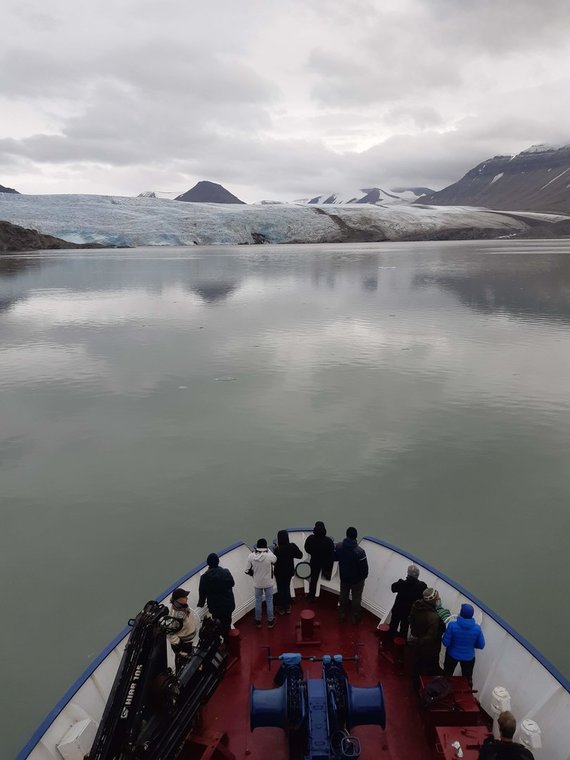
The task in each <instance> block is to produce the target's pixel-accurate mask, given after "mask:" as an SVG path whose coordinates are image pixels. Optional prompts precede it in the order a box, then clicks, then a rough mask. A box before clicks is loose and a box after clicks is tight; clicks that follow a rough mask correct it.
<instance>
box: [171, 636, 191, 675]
mask: <svg viewBox="0 0 570 760" xmlns="http://www.w3.org/2000/svg"><path fill="white" fill-rule="evenodd" d="M172 651H173V652H174V668H175V670H176V672H177V673H178V672H180V670H182V668H183V667H184V666H185V665H187V664H188V662H189V661H190V657H191V656H192V653H193V652H194V647H193V646H192V644H191V643H190V642H189V643H185V642H182V641H181V642H180V643H179V644H173V645H172Z"/></svg>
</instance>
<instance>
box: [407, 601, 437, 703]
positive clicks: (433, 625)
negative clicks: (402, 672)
mask: <svg viewBox="0 0 570 760" xmlns="http://www.w3.org/2000/svg"><path fill="white" fill-rule="evenodd" d="M437 599H438V593H437V591H436V590H435V589H434V588H426V589H424V591H423V593H422V598H421V599H417V600H416V601H415V602H414V603H413V604H412V609H411V611H410V618H409V622H410V634H411V639H410V647H411V651H412V662H413V664H412V682H413V685H414V688H416V689H417V688H419V686H420V675H421V674H424V675H428V676H436V675H438V674H439V673H441V670H440V667H439V653H440V651H441V634H442V633H443V631H444V629H445V625H444V624H443V623H442V621H441V619H440V617H439V615H438V614H437V610H436V604H437Z"/></svg>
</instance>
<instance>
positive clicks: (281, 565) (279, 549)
mask: <svg viewBox="0 0 570 760" xmlns="http://www.w3.org/2000/svg"><path fill="white" fill-rule="evenodd" d="M273 554H275V556H276V557H277V562H276V563H275V565H274V572H275V581H276V583H277V605H278V607H279V614H280V615H285V614H287V615H289V614H290V613H291V578H292V577H293V576H294V575H295V560H296V559H301V558H302V556H303V552H302V551H301V550H300V549H299V547H298V546H297V544H293V543H291V541H289V533H288V531H286V530H280V531H279V533H278V534H277V541H276V543H275V544H274V545H273Z"/></svg>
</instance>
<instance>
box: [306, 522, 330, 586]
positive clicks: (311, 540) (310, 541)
mask: <svg viewBox="0 0 570 760" xmlns="http://www.w3.org/2000/svg"><path fill="white" fill-rule="evenodd" d="M305 551H306V552H307V554H308V555H309V557H310V560H309V564H310V565H311V580H310V582H309V596H308V598H309V599H314V598H315V595H316V593H317V582H318V580H319V576H320V574H321V572H322V574H323V576H324V577H325V578H328V579H330V577H331V573H332V567H333V563H334V542H333V540H332V538H331V537H330V536H327V529H326V528H325V524H324V522H321V521H320V520H318V521H317V522H316V523H315V527H314V528H313V532H312V533H311V535H310V536H308V537H307V540H306V541H305Z"/></svg>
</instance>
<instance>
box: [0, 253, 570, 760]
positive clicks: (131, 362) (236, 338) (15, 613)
mask: <svg viewBox="0 0 570 760" xmlns="http://www.w3.org/2000/svg"><path fill="white" fill-rule="evenodd" d="M569 378H570V243H569V242H564V241H554V242H550V241H549V242H543V241H532V242H506V241H505V242H483V243H480V242H470V243H460V244H457V243H444V244H438V243H416V244H381V245H350V246H289V247H256V248H253V249H252V248H243V247H240V248H223V249H219V248H209V249H170V250H153V249H140V250H136V251H92V252H74V253H69V254H65V253H61V252H58V253H53V254H51V253H45V254H35V255H25V256H24V255H21V256H2V257H0V391H1V392H0V420H1V425H0V484H1V489H0V500H1V512H0V514H1V521H2V531H1V537H0V541H1V545H0V552H1V553H0V562H1V566H0V578H1V583H2V586H3V593H2V603H3V615H2V626H1V627H0V645H1V646H0V648H1V650H2V652H3V653H4V664H3V667H2V673H3V675H2V679H3V693H4V695H5V696H6V695H7V696H8V697H9V699H8V701H9V705H8V707H7V708H4V709H3V710H2V711H1V712H0V716H1V717H0V720H1V721H2V724H3V726H2V730H1V734H2V739H1V740H0V741H1V742H2V746H1V747H0V756H1V757H8V756H11V755H12V754H13V752H14V750H15V749H16V747H17V746H19V745H21V744H22V743H23V741H24V740H25V738H26V737H27V735H28V734H29V733H30V732H31V730H32V729H33V728H34V727H35V725H36V724H37V723H38V722H39V721H40V720H41V718H43V716H44V714H45V713H46V712H47V711H48V709H49V708H50V707H51V706H52V704H53V703H54V702H55V701H56V699H57V698H58V697H59V696H60V695H61V694H62V693H63V691H64V690H65V689H66V688H67V687H68V686H69V684H70V683H71V682H72V681H73V680H74V678H75V677H76V676H77V675H78V674H79V673H80V672H81V671H82V669H83V668H84V667H85V666H86V665H87V664H88V663H89V661H90V658H92V657H93V656H94V655H95V654H96V653H97V652H98V651H99V650H100V649H101V648H102V647H103V645H104V644H105V643H106V642H107V641H108V640H109V639H110V638H111V636H112V635H114V634H115V633H116V632H117V631H118V630H119V629H120V628H121V627H122V626H123V624H124V623H125V621H126V619H127V618H128V617H130V616H131V615H133V614H135V613H136V612H137V610H138V609H139V608H140V606H141V605H142V604H143V603H144V602H145V601H146V600H147V599H148V598H150V597H153V596H155V595H156V594H158V593H159V592H160V591H161V590H162V589H163V588H164V587H165V586H167V585H168V584H169V583H170V582H171V581H172V580H174V579H175V578H176V577H178V576H179V575H181V574H182V573H183V572H185V571H186V570H187V569H189V568H190V567H192V566H193V565H195V564H196V563H197V562H198V561H201V560H202V559H203V558H204V557H205V556H206V554H207V553H208V552H209V551H210V550H215V549H219V548H221V547H224V546H225V545H227V544H230V543H233V542H234V541H236V540H238V539H245V540H248V541H253V540H255V539H256V538H257V537H259V536H262V535H266V536H267V537H268V538H270V537H273V536H275V534H276V532H277V530H278V529H279V528H281V527H285V526H298V525H312V524H313V521H314V520H315V519H324V520H325V521H326V523H327V525H328V527H329V528H330V532H332V534H333V535H335V536H337V537H340V536H341V535H342V534H343V532H344V529H345V528H346V526H347V524H350V523H354V524H355V525H356V526H357V527H358V528H359V531H360V533H361V534H364V533H370V534H376V535H378V536H381V537H383V538H385V539H387V540H389V541H391V542H393V543H395V544H398V545H400V546H402V547H406V548H407V549H408V550H409V551H411V552H413V553H416V554H417V555H419V556H420V557H422V558H424V559H425V560H426V561H428V562H431V563H433V564H434V565H435V566H436V567H439V568H440V569H441V570H443V571H445V572H446V573H448V574H450V575H451V576H452V577H453V578H455V579H456V580H457V581H459V582H460V583H463V584H464V585H466V586H467V587H468V588H470V589H471V590H472V591H473V592H474V593H475V594H476V595H478V596H479V597H481V598H482V599H484V600H485V601H486V602H487V603H488V604H489V605H490V606H491V607H492V608H494V609H495V610H496V611H497V612H498V613H500V614H501V615H503V616H504V617H505V618H507V620H509V621H510V622H511V623H512V624H513V625H514V626H515V627H516V628H517V629H518V630H520V632H521V633H522V634H523V635H525V636H526V637H528V638H529V639H530V641H531V642H533V643H534V644H535V645H536V646H538V647H539V648H540V649H541V650H542V651H543V653H544V654H545V655H546V656H548V657H549V658H551V659H552V661H553V662H554V663H555V664H556V665H557V666H558V667H559V668H561V669H562V670H563V671H565V672H566V673H568V672H569V671H570V656H569V653H568V647H567V642H565V639H566V637H565V636H564V635H563V633H562V632H566V631H567V630H568V627H569V626H570V616H569V612H568V609H569V605H568V600H567V589H568V578H569V572H568V570H569V567H568V535H569V532H568V528H569V518H568V502H569V495H570V392H569V387H570V386H569ZM392 580H394V579H392V578H386V582H387V583H388V582H391V581H392Z"/></svg>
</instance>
